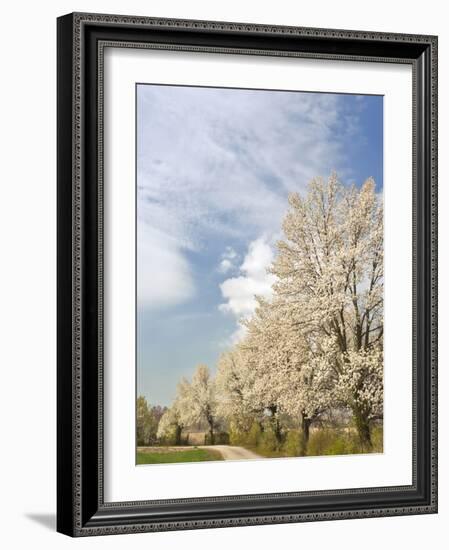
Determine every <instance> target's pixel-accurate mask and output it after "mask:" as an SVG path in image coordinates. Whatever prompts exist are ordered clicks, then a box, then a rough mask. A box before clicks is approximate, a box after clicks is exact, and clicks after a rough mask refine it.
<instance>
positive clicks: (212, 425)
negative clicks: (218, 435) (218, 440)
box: [207, 419, 215, 445]
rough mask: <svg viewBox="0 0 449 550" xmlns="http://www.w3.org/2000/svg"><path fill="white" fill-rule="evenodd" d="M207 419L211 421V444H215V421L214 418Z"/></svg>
mask: <svg viewBox="0 0 449 550" xmlns="http://www.w3.org/2000/svg"><path fill="white" fill-rule="evenodd" d="M207 421H208V423H209V445H215V433H214V422H213V420H212V419H208V420H207Z"/></svg>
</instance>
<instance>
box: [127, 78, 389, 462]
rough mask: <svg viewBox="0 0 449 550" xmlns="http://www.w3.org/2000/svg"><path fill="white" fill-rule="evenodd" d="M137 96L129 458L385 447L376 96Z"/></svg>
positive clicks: (167, 88)
mask: <svg viewBox="0 0 449 550" xmlns="http://www.w3.org/2000/svg"><path fill="white" fill-rule="evenodd" d="M135 99H136V120H135V124H136V167H135V171H136V182H135V185H136V228H135V231H136V365H135V368H136V434H135V436H136V464H137V465H154V464H167V463H169V464H171V463H186V462H203V461H223V460H224V461H229V460H230V461H232V460H262V459H270V458H277V459H279V458H284V457H285V458H288V457H290V458H292V457H301V458H304V457H318V456H328V457H330V456H338V455H356V454H368V453H383V450H384V444H383V427H384V416H383V409H384V407H383V405H384V391H383V379H384V368H383V333H384V308H383V306H384V262H383V255H384V226H383V217H384V216H383V147H384V135H383V132H384V126H383V116H384V104H383V101H384V98H383V96H382V95H368V94H349V93H348V94H343V93H330V92H320V91H302V90H277V89H246V88H223V87H204V86H193V85H192V86H186V85H174V84H173V85H167V84H159V83H151V82H140V83H136V86H135ZM387 422H388V419H387ZM331 460H332V459H331Z"/></svg>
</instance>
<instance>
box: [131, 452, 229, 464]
mask: <svg viewBox="0 0 449 550" xmlns="http://www.w3.org/2000/svg"><path fill="white" fill-rule="evenodd" d="M209 460H223V458H222V456H221V454H220V453H219V452H218V451H210V450H206V449H192V450H190V449H189V450H188V451H176V450H174V451H168V452H162V453H161V452H158V453H147V452H140V453H139V452H138V453H137V464H170V463H174V462H205V461H209Z"/></svg>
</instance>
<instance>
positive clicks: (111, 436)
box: [57, 13, 437, 536]
mask: <svg viewBox="0 0 449 550" xmlns="http://www.w3.org/2000/svg"><path fill="white" fill-rule="evenodd" d="M436 200H437V38H436V37H434V36H422V35H402V34H383V33H374V32H362V31H342V30H328V29H311V28H296V27H279V26H278V27H274V26H264V25H253V24H243V23H221V22H207V21H185V20H173V19H154V18H148V17H131V16H129V17H128V16H114V15H99V14H80V13H77V14H70V15H66V16H63V17H60V18H59V19H58V525H57V528H58V531H60V532H62V533H65V534H68V535H71V536H87V535H102V534H116V533H131V532H142V531H158V530H173V529H196V528H209V527H221V526H238V525H258V524H266V523H282V522H301V521H313V520H330V519H339V518H363V517H372V516H393V515H400V514H418V513H433V512H436V511H437V481H436V480H437V412H436V410H437V409H436V404H437V395H436V393H437V372H436V368H437V366H436V358H437V327H436V324H437V321H436V311H437V309H436V308H437V298H436V292H437V280H436V273H437V271H436V259H437V234H436V212H437V208H436Z"/></svg>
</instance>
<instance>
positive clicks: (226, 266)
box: [218, 246, 238, 273]
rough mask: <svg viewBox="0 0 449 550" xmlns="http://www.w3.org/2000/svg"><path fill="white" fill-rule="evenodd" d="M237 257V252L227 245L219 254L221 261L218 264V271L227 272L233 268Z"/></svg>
mask: <svg viewBox="0 0 449 550" xmlns="http://www.w3.org/2000/svg"><path fill="white" fill-rule="evenodd" d="M237 259H238V254H237V252H236V251H235V250H234V249H233V248H232V246H227V247H226V249H225V251H224V252H223V254H222V255H221V262H220V264H219V266H218V271H219V272H220V273H228V272H229V271H232V270H234V269H235V261H236V260H237Z"/></svg>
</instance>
